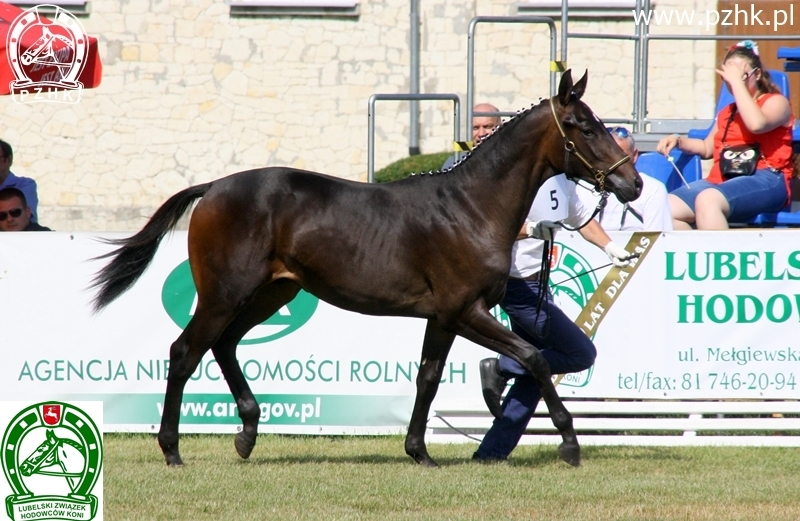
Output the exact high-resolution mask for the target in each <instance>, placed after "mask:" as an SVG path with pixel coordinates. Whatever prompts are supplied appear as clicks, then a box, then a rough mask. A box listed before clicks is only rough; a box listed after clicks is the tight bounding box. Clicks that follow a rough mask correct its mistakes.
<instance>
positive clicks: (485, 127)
mask: <svg viewBox="0 0 800 521" xmlns="http://www.w3.org/2000/svg"><path fill="white" fill-rule="evenodd" d="M472 111H473V112H500V109H498V108H497V107H495V106H494V105H490V104H489V103H479V104H477V105H475V106H474V107H473V108H472ZM499 126H500V116H473V118H472V147H473V148H474V147H476V146H478V144H479V143H480V142H481V141H482V140H483V139H484V138H486V136H488V135H489V134H491V133H492V132H494V129H495V128H497V127H499ZM454 164H455V160H454V159H453V156H450V157H448V158H447V160H446V161H445V162H444V164H443V165H442V170H447V169H448V168H451V167H452V166H453V165H454Z"/></svg>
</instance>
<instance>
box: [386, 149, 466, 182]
mask: <svg viewBox="0 0 800 521" xmlns="http://www.w3.org/2000/svg"><path fill="white" fill-rule="evenodd" d="M452 155H453V153H452V152H439V153H436V154H420V155H417V156H411V157H407V158H405V159H400V160H398V161H395V162H394V163H392V164H390V165H388V166H386V167H384V168H381V169H380V170H378V171H377V172H375V182H376V183H388V182H389V181H397V180H398V179H405V178H406V177H408V176H409V175H411V173H412V172H413V173H420V172H426V173H427V172H429V171H431V170H439V169H440V168H442V165H443V164H444V162H445V161H446V160H447V158H448V157H450V156H452Z"/></svg>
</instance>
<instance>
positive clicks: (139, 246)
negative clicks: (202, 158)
mask: <svg viewBox="0 0 800 521" xmlns="http://www.w3.org/2000/svg"><path fill="white" fill-rule="evenodd" d="M210 188H211V183H206V184H202V185H197V186H191V187H189V188H187V189H186V190H183V191H181V192H178V193H177V194H175V195H173V196H172V197H170V198H169V199H168V200H167V202H166V203H164V204H163V205H161V208H159V209H158V210H156V213H155V214H154V215H153V217H151V218H150V220H149V221H148V222H147V224H145V226H144V228H142V229H141V230H140V231H139V233H137V234H136V235H132V236H131V237H127V238H125V239H111V240H108V241H107V242H108V243H109V244H114V245H117V246H120V248H117V249H116V250H114V251H112V252H109V253H106V254H105V255H101V256H99V257H96V259H106V258H109V257H110V258H111V262H109V263H108V264H106V266H105V267H104V268H103V269H101V270H100V272H99V273H98V274H97V276H96V277H95V278H94V280H93V281H92V284H91V287H92V288H100V289H99V291H98V292H97V295H96V296H95V298H94V301H93V302H94V311H95V312H98V311H100V310H101V309H103V308H104V307H106V306H107V305H109V304H110V303H111V302H113V301H114V299H116V298H117V297H119V296H120V295H122V294H123V293H125V292H126V291H127V290H128V289H130V287H131V286H133V284H134V283H135V282H136V281H137V280H138V279H139V277H141V275H142V273H144V271H145V270H146V269H147V266H149V265H150V262H151V261H152V260H153V257H154V256H155V254H156V250H157V249H158V245H159V243H161V239H163V238H164V235H166V234H167V232H168V231H170V230H171V229H172V228H174V227H175V225H177V224H178V221H179V220H180V218H181V217H182V216H183V214H184V213H186V211H187V210H188V209H189V208H190V207H191V206H192V204H193V203H194V201H195V200H197V199H199V198H201V197H203V196H204V195H205V194H206V192H208V190H209V189H210Z"/></svg>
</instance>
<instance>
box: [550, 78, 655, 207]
mask: <svg viewBox="0 0 800 521" xmlns="http://www.w3.org/2000/svg"><path fill="white" fill-rule="evenodd" d="M588 74H589V73H588V72H586V73H584V75H583V77H582V78H581V79H580V80H578V82H577V83H574V84H573V83H572V73H571V71H569V70H567V71H566V72H565V73H564V74H563V75H562V76H561V84H560V85H559V87H558V96H556V97H553V98H551V99H550V110H551V112H552V115H553V117H554V119H555V122H556V127H557V128H558V130H557V131H556V133H555V137H554V138H553V140H554V141H553V146H551V147H550V149H551V150H555V152H554V153H553V154H552V155H551V163H552V165H553V168H554V170H555V171H556V172H565V173H566V174H567V176H568V177H571V178H574V179H584V180H586V181H588V182H589V183H590V184H592V185H593V186H594V187H595V188H596V189H598V190H606V191H609V192H611V193H613V194H614V195H616V196H617V199H619V200H620V201H621V202H623V203H625V202H628V201H633V200H634V199H636V198H637V197H639V194H640V193H641V191H642V179H641V178H640V177H639V174H638V173H637V172H636V168H634V166H633V164H632V162H631V160H630V158H629V157H628V156H626V155H625V154H624V153H623V152H622V150H621V149H620V148H619V146H618V145H617V143H616V142H615V141H614V138H613V137H612V136H611V135H610V134H609V133H608V131H607V130H606V128H605V125H603V122H602V121H601V120H600V118H598V117H597V116H596V115H595V113H594V112H592V109H590V108H589V106H588V105H586V104H585V103H584V102H582V101H580V99H581V96H583V93H584V91H585V90H586V81H587V77H588ZM556 141H558V142H559V143H558V144H557V145H556V144H555V143H556Z"/></svg>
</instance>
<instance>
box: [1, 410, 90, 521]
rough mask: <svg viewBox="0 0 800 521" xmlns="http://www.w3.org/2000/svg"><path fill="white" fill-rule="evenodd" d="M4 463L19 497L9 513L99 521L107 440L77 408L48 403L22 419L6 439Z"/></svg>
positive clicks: (20, 519)
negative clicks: (96, 492)
mask: <svg viewBox="0 0 800 521" xmlns="http://www.w3.org/2000/svg"><path fill="white" fill-rule="evenodd" d="M2 463H3V471H4V472H5V476H6V480H7V481H8V484H9V485H10V486H11V489H12V490H13V494H12V495H10V496H8V497H7V498H6V513H7V514H8V517H10V518H11V519H13V520H15V521H24V520H29V519H37V520H46V519H86V520H89V519H94V517H95V516H96V515H97V513H98V500H97V497H96V496H93V495H91V492H92V489H94V487H95V485H96V484H97V481H98V479H99V478H100V475H101V473H100V470H101V467H102V465H103V441H102V437H101V434H100V431H99V430H98V429H97V426H96V425H95V423H94V422H93V421H92V419H91V417H89V415H87V414H86V413H85V412H83V411H82V410H81V409H79V408H77V407H75V406H74V405H70V404H66V403H62V402H45V403H39V404H36V405H33V406H31V407H28V408H26V409H23V410H22V412H20V413H19V414H17V415H16V417H14V419H13V420H12V421H11V423H10V424H9V425H8V427H7V428H6V431H5V434H4V436H3V445H2Z"/></svg>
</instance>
